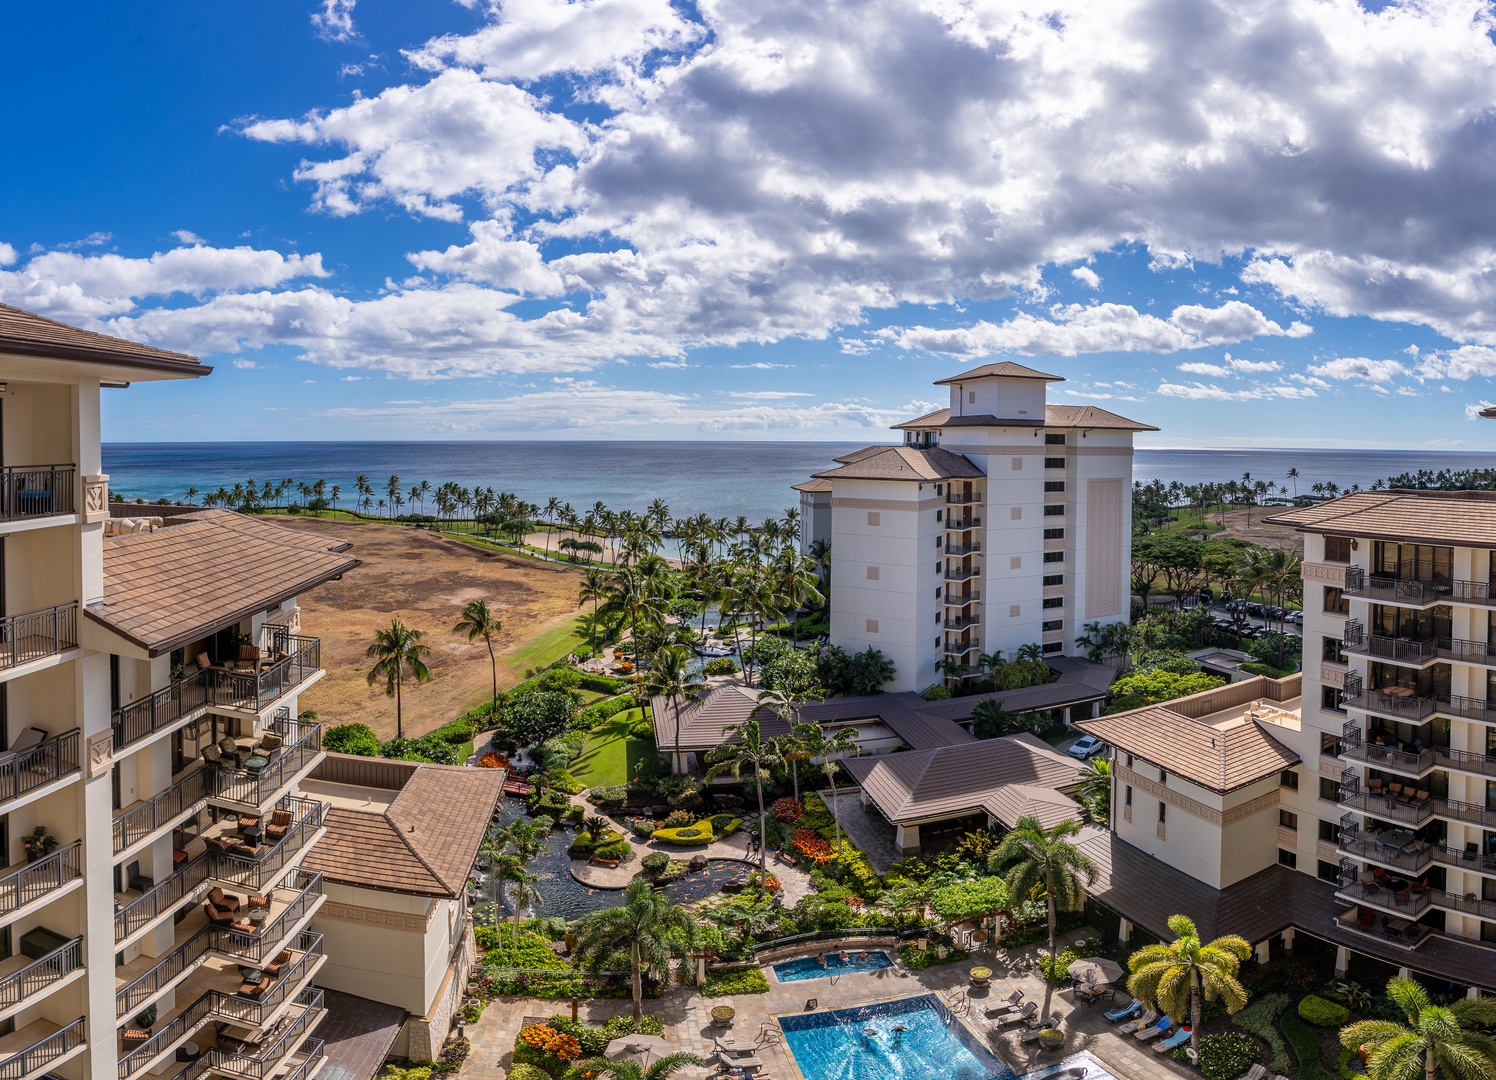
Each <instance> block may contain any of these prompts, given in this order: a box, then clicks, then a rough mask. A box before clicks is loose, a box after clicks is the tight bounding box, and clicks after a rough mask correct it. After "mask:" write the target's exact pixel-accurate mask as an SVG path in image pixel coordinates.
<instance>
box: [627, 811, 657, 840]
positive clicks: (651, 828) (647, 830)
mask: <svg viewBox="0 0 1496 1080" xmlns="http://www.w3.org/2000/svg"><path fill="white" fill-rule="evenodd" d="M629 830H630V831H631V832H632V833H633V834H634V835H635V836H637V837H639V838H640V839H641V840H648V839H649V838H650V837H651V836H653V835H654V834H655V823H654V822H653V821H650V820H649V818H647V817H639V818H634V819H633V820H632V821H630V822H629Z"/></svg>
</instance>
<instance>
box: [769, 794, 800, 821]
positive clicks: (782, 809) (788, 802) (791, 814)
mask: <svg viewBox="0 0 1496 1080" xmlns="http://www.w3.org/2000/svg"><path fill="white" fill-rule="evenodd" d="M804 816H805V807H804V806H802V805H800V803H799V802H798V801H796V800H795V799H790V798H784V799H775V800H774V820H775V821H783V822H785V823H786V824H790V825H793V824H794V823H795V822H797V821H799V820H800V819H801V818H803V817H804Z"/></svg>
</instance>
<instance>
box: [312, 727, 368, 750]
mask: <svg viewBox="0 0 1496 1080" xmlns="http://www.w3.org/2000/svg"><path fill="white" fill-rule="evenodd" d="M322 749H324V750H327V751H329V752H331V753H334V754H357V755H358V756H359V757H378V756H379V736H378V735H375V734H374V729H373V728H371V727H370V726H369V725H368V724H339V725H338V726H337V727H332V728H328V729H327V730H326V731H325V732H323V733H322Z"/></svg>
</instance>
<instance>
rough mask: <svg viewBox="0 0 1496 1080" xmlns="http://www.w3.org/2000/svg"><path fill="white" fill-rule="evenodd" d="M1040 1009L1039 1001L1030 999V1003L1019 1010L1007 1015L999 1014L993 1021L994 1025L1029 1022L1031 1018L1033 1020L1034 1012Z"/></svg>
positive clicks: (1004, 1025)
mask: <svg viewBox="0 0 1496 1080" xmlns="http://www.w3.org/2000/svg"><path fill="white" fill-rule="evenodd" d="M1038 1011H1039V1005H1038V1003H1037V1002H1033V1001H1030V1002H1029V1003H1028V1004H1026V1005H1024V1006H1023V1007H1022V1008H1021V1009H1018V1010H1016V1011H1014V1012H1010V1013H1008V1014H1007V1015H1006V1016H999V1017H998V1018H997V1019H996V1020H995V1021H994V1022H993V1025H992V1026H993V1027H1006V1026H1007V1025H1009V1024H1024V1023H1027V1022H1028V1021H1029V1020H1031V1019H1032V1018H1033V1016H1034V1014H1035V1013H1037V1012H1038Z"/></svg>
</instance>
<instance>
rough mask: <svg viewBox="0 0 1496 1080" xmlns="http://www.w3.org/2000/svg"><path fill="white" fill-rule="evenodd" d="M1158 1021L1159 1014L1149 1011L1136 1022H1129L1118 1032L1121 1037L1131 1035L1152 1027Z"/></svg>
mask: <svg viewBox="0 0 1496 1080" xmlns="http://www.w3.org/2000/svg"><path fill="white" fill-rule="evenodd" d="M1157 1019H1158V1013H1156V1012H1154V1011H1153V1010H1152V1009H1148V1010H1146V1011H1145V1012H1144V1013H1143V1015H1142V1016H1140V1017H1138V1018H1137V1019H1136V1020H1129V1021H1127V1023H1125V1024H1123V1025H1122V1026H1121V1027H1119V1028H1118V1029H1117V1032H1118V1034H1121V1035H1131V1034H1132V1033H1133V1032H1134V1031H1141V1030H1142V1029H1143V1028H1145V1027H1148V1026H1150V1025H1151V1024H1152V1023H1153V1022H1154V1021H1155V1020H1157Z"/></svg>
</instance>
